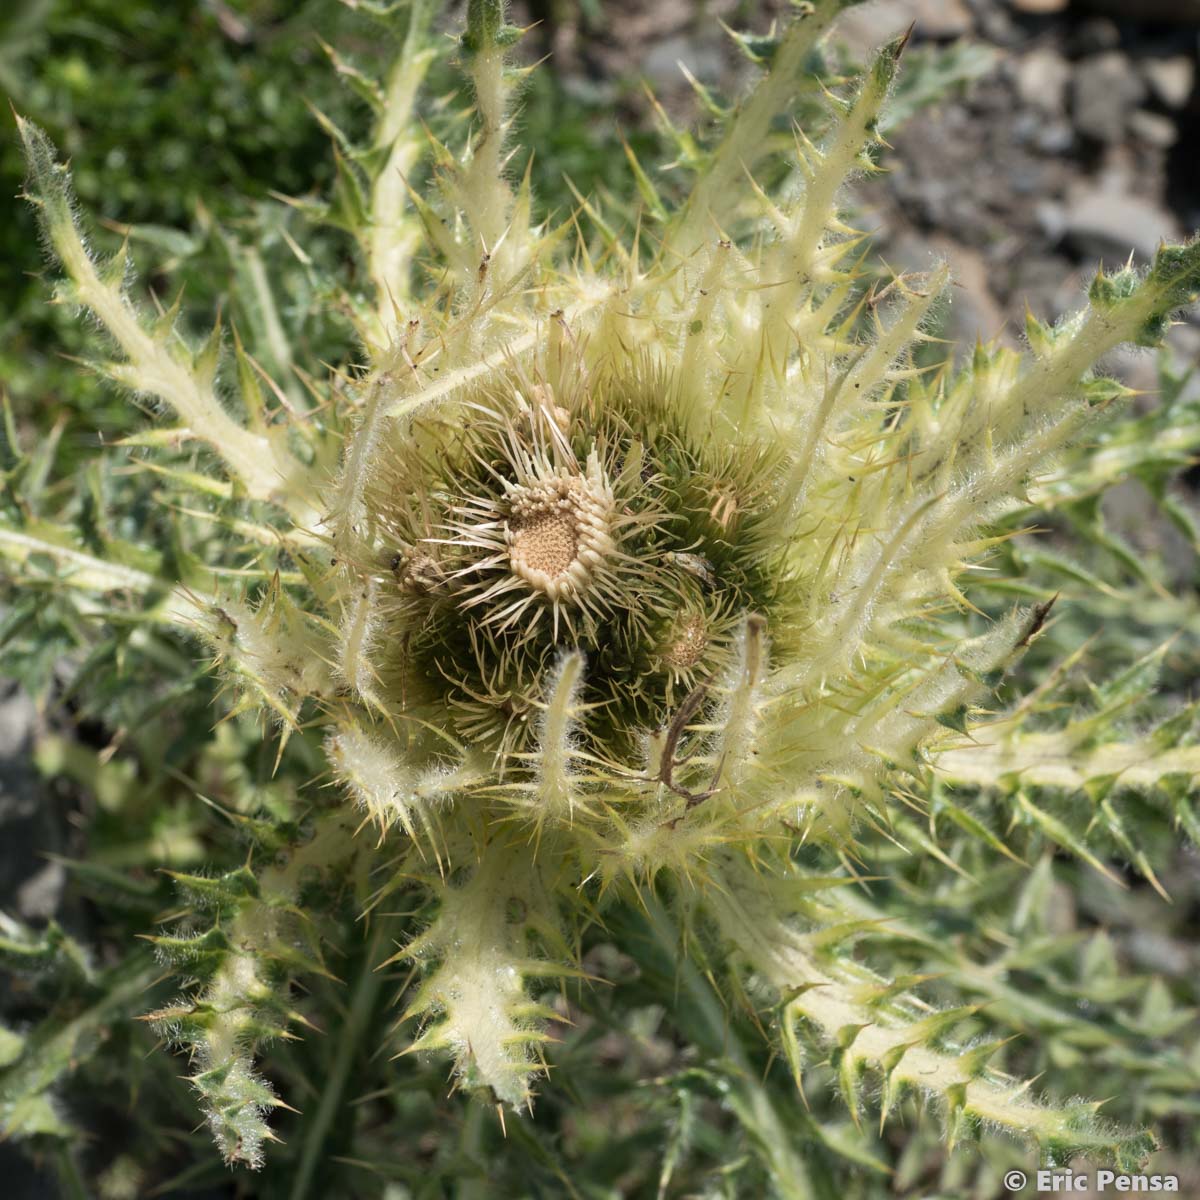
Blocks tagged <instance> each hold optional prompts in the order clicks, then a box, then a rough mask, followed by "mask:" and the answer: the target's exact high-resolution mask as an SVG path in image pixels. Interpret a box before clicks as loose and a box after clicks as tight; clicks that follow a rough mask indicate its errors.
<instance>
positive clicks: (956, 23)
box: [913, 0, 974, 40]
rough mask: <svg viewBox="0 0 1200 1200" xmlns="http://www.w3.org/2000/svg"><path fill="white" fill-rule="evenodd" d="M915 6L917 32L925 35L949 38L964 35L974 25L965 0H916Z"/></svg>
mask: <svg viewBox="0 0 1200 1200" xmlns="http://www.w3.org/2000/svg"><path fill="white" fill-rule="evenodd" d="M913 8H914V10H915V11H914V14H913V18H914V20H915V21H916V23H917V28H916V32H917V33H918V34H919V35H921V36H923V37H929V38H939V39H947V40H948V39H950V38H958V37H963V36H965V35H966V34H968V33H970V32H971V30H972V29H973V27H974V21H973V19H972V17H971V10H970V9H969V8H968V7H967V5H966V3H965V0H915V3H914V4H913Z"/></svg>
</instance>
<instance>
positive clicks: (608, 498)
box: [504, 452, 617, 602]
mask: <svg viewBox="0 0 1200 1200" xmlns="http://www.w3.org/2000/svg"><path fill="white" fill-rule="evenodd" d="M507 492H508V499H509V504H510V512H509V517H508V520H507V522H506V523H505V527H504V539H505V542H506V544H507V546H508V563H509V567H510V569H511V570H512V572H513V574H514V575H516V576H518V577H519V578H520V579H522V580H524V581H525V582H526V583H527V584H528V585H529V586H530V587H531V588H533V589H535V590H536V591H539V592H542V593H544V594H545V595H546V597H547V598H548V599H550V600H552V601H554V602H558V601H561V600H570V599H572V598H573V597H575V596H578V595H579V594H580V593H581V592H583V591H584V590H586V588H587V587H588V585H589V584H590V583H591V581H592V577H593V574H594V572H595V570H596V569H597V568H598V567H599V566H600V565H601V564H602V563H603V562H604V561H605V559H607V558H609V557H611V556H612V555H613V554H614V553H615V552H616V549H617V547H616V543H615V542H614V541H613V538H612V535H611V529H612V519H613V511H614V507H615V505H614V500H613V493H612V488H611V487H610V485H609V483H608V480H607V479H606V478H605V475H604V470H603V468H602V467H601V465H600V461H599V458H598V457H597V455H596V454H595V452H593V453H592V454H591V455H590V456H589V457H588V461H587V469H586V472H583V473H581V472H579V471H578V470H577V469H576V470H572V469H571V468H569V467H561V468H559V469H558V470H557V471H556V472H555V473H554V474H552V475H549V476H545V477H542V478H537V479H533V480H530V481H528V482H526V483H517V484H509V485H508V487H507Z"/></svg>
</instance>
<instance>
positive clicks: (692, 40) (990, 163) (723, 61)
mask: <svg viewBox="0 0 1200 1200" xmlns="http://www.w3.org/2000/svg"><path fill="white" fill-rule="evenodd" d="M596 7H598V8H599V10H600V11H601V13H602V19H595V18H592V17H589V11H590V6H587V5H579V6H575V5H566V4H557V5H556V4H553V3H551V2H549V0H540V2H539V0H531V2H530V3H529V4H527V5H526V6H525V9H524V11H525V13H527V15H528V17H529V18H530V19H534V20H540V21H542V22H543V24H542V26H541V27H540V31H539V36H540V37H541V39H542V43H543V47H542V48H543V49H544V50H545V52H546V53H548V54H549V55H550V61H551V63H552V64H553V66H554V67H555V68H556V69H557V70H558V71H559V72H560V73H562V74H563V75H565V76H568V77H572V78H573V79H574V80H575V81H577V85H578V86H581V87H587V88H588V89H590V90H591V91H592V93H593V94H594V93H595V90H596V89H601V90H603V89H604V88H605V87H606V86H609V87H611V85H612V84H613V81H614V80H616V79H618V78H621V77H624V78H628V77H629V76H631V75H641V76H644V77H645V78H646V79H647V80H648V82H649V83H650V84H651V86H652V87H653V88H654V89H655V91H656V92H657V93H658V94H659V95H660V97H663V98H664V100H665V103H666V104H667V106H668V108H670V107H671V106H672V103H673V102H674V103H678V104H680V105H681V106H682V105H684V104H685V103H686V97H687V86H686V84H685V83H684V81H683V79H682V76H681V74H680V71H679V68H678V65H677V64H678V63H679V62H680V61H682V62H685V63H687V64H688V66H689V68H690V69H691V70H692V71H693V72H694V73H695V75H696V76H697V77H698V78H699V79H700V80H702V81H704V82H709V83H717V84H719V85H722V87H723V90H726V91H729V90H735V89H736V86H737V82H738V80H737V78H736V72H737V70H738V68H737V65H736V58H735V57H733V56H731V55H730V54H729V52H728V45H727V42H726V41H725V39H724V37H723V34H722V31H721V29H720V26H719V25H718V23H717V22H716V21H715V20H713V18H714V17H720V18H722V19H723V20H726V21H728V22H729V23H730V24H732V25H735V26H740V27H743V28H744V27H747V26H749V27H751V28H756V29H759V28H762V27H763V26H764V25H765V23H766V19H768V18H765V17H764V12H767V13H769V12H770V10H771V9H776V10H782V9H783V7H784V5H783V3H781V0H771V2H770V3H766V4H758V5H751V4H745V3H742V4H737V3H734V2H732V0H712V2H710V3H708V4H706V5H697V4H695V3H691V2H689V0H663V2H661V3H657V4H654V5H645V4H641V3H639V2H638V0H617V2H612V0H606V2H605V3H604V4H603V5H600V6H596ZM701 10H703V11H701ZM910 25H912V26H913V44H914V46H920V45H922V44H930V43H934V44H939V45H947V44H949V43H953V42H957V41H959V40H966V41H968V42H971V43H974V44H977V45H982V46H985V47H988V48H989V49H990V50H991V52H992V56H993V59H992V66H991V69H990V70H988V71H987V72H986V74H985V75H984V76H983V77H982V78H980V79H979V80H977V81H976V82H975V83H973V84H972V85H971V86H970V87H968V88H967V89H966V91H965V94H963V95H961V96H955V97H954V98H953V99H951V100H949V101H948V102H945V103H942V104H940V105H938V106H936V107H934V108H932V109H927V110H925V111H923V112H921V113H920V114H919V115H918V116H917V117H916V118H915V119H913V120H911V121H909V122H908V123H907V124H906V125H905V126H904V127H903V128H902V129H900V130H898V131H897V132H896V133H895V135H894V136H893V137H892V138H891V141H892V144H893V146H894V147H895V151H894V153H893V154H892V155H891V156H890V160H889V166H890V168H891V170H890V173H889V174H888V175H887V176H886V177H884V178H883V179H881V180H878V181H872V182H871V183H870V184H869V185H868V186H866V187H864V188H863V189H862V200H863V202H864V204H865V205H866V207H867V211H866V213H865V214H864V215H865V217H866V219H867V220H868V222H869V223H871V224H873V225H874V226H875V227H876V230H877V234H878V237H879V239H880V241H881V243H882V250H883V253H884V255H885V257H887V258H888V259H889V261H891V262H893V263H894V264H895V265H897V266H900V267H906V268H917V267H921V266H925V265H928V263H929V262H930V260H931V259H932V258H933V257H935V256H936V257H941V258H946V259H948V260H949V262H950V263H951V265H952V266H953V268H954V271H955V275H956V279H957V283H958V285H959V294H958V297H957V300H958V303H957V304H956V306H955V307H956V309H957V312H956V315H955V317H954V325H953V327H952V328H951V329H950V330H949V331H948V332H949V333H950V334H951V335H952V336H955V337H958V338H964V339H966V340H967V341H968V342H970V341H973V340H974V337H975V335H976V334H977V333H978V334H980V335H981V336H983V337H984V338H985V339H987V338H991V337H995V336H1000V337H1002V338H1005V339H1007V340H1010V341H1013V342H1016V341H1018V340H1019V338H1020V331H1021V329H1022V327H1023V320H1024V310H1025V305H1026V303H1028V304H1029V306H1030V307H1031V308H1032V309H1033V310H1034V311H1035V312H1037V313H1039V314H1040V315H1044V316H1045V315H1050V316H1057V315H1059V314H1061V313H1063V312H1065V311H1066V310H1067V309H1068V308H1070V307H1071V306H1072V305H1073V304H1074V303H1075V302H1076V301H1077V299H1078V297H1079V294H1080V290H1081V288H1082V286H1083V281H1084V280H1085V279H1086V278H1087V276H1088V273H1089V272H1090V270H1091V269H1092V268H1093V267H1094V266H1095V264H1096V262H1097V261H1098V260H1100V259H1103V260H1104V261H1105V262H1106V263H1109V264H1113V263H1117V262H1123V261H1124V260H1125V258H1126V257H1127V256H1128V255H1129V253H1130V252H1131V251H1132V252H1133V254H1134V257H1135V259H1136V260H1138V261H1146V260H1148V258H1149V257H1150V256H1151V255H1152V254H1153V252H1154V247H1155V246H1156V245H1157V243H1158V241H1159V240H1160V239H1161V238H1164V237H1166V238H1171V237H1176V238H1177V237H1179V236H1181V235H1182V234H1183V233H1184V232H1190V231H1191V230H1193V229H1197V228H1200V157H1198V156H1197V150H1198V148H1200V141H1198V140H1197V139H1198V138H1200V90H1198V89H1197V81H1196V66H1197V49H1198V45H1200V0H873V2H872V3H869V4H865V5H863V6H862V7H861V8H857V9H854V10H852V11H851V12H850V13H848V14H846V15H845V16H844V17H843V18H842V20H841V23H840V26H839V34H840V36H841V38H842V39H843V41H844V42H845V43H846V44H847V45H848V47H849V49H850V50H851V51H852V53H853V54H854V55H855V56H857V57H859V58H863V57H865V56H866V55H868V54H869V53H870V51H871V50H872V49H873V48H874V47H876V46H878V45H879V44H880V43H881V42H882V41H884V40H885V39H887V38H889V37H892V36H894V35H895V34H897V33H899V32H902V31H903V30H904V29H906V28H908V26H910ZM613 95H614V97H616V96H617V95H618V93H617V92H616V91H615V90H614V92H613ZM629 115H630V116H632V117H634V118H635V119H636V117H637V115H638V114H636V113H630V114H629ZM1176 346H1177V348H1178V349H1179V350H1180V351H1181V352H1183V353H1185V354H1187V355H1188V356H1189V357H1194V356H1195V353H1196V352H1197V350H1200V332H1197V331H1194V330H1192V329H1184V330H1181V331H1179V332H1178V333H1177V334H1176ZM1115 369H1117V370H1118V371H1120V372H1121V373H1122V374H1124V375H1125V376H1127V377H1128V379H1129V381H1130V382H1131V383H1132V384H1134V385H1135V386H1142V387H1146V388H1152V387H1153V385H1154V366H1153V362H1152V360H1151V359H1150V358H1149V357H1147V356H1141V357H1132V356H1131V357H1130V358H1128V359H1126V360H1125V361H1124V362H1121V363H1117V364H1115Z"/></svg>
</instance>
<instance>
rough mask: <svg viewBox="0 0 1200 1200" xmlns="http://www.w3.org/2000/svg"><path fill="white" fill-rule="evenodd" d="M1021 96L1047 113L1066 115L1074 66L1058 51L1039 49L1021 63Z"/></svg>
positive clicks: (1018, 85) (1019, 68)
mask: <svg viewBox="0 0 1200 1200" xmlns="http://www.w3.org/2000/svg"><path fill="white" fill-rule="evenodd" d="M1016 76H1017V94H1018V95H1019V96H1020V97H1021V99H1022V100H1023V101H1024V102H1025V103H1026V104H1028V105H1030V106H1031V107H1033V108H1037V109H1041V110H1042V111H1043V112H1053V113H1058V112H1062V111H1063V109H1064V108H1065V107H1066V98H1067V85H1068V84H1069V83H1070V82H1071V64H1070V63H1068V62H1067V60H1066V59H1065V58H1063V56H1062V55H1061V54H1059V53H1058V51H1057V50H1053V49H1051V48H1050V47H1049V46H1038V47H1036V48H1035V49H1033V50H1031V51H1030V52H1029V53H1028V54H1024V55H1022V56H1021V58H1020V60H1019V61H1018V62H1017V69H1016Z"/></svg>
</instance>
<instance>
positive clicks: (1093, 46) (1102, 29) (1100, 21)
mask: <svg viewBox="0 0 1200 1200" xmlns="http://www.w3.org/2000/svg"><path fill="white" fill-rule="evenodd" d="M1067 44H1068V46H1069V48H1070V49H1069V53H1070V54H1071V55H1072V56H1074V57H1076V58H1083V57H1084V56H1086V55H1088V54H1100V53H1101V52H1102V51H1104V50H1115V49H1117V47H1118V46H1120V44H1121V31H1120V29H1118V28H1117V23H1116V22H1115V21H1110V20H1109V19H1108V18H1107V17H1091V18H1089V19H1088V20H1086V21H1078V22H1076V23H1074V24H1072V25H1070V26H1068V28H1067Z"/></svg>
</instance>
